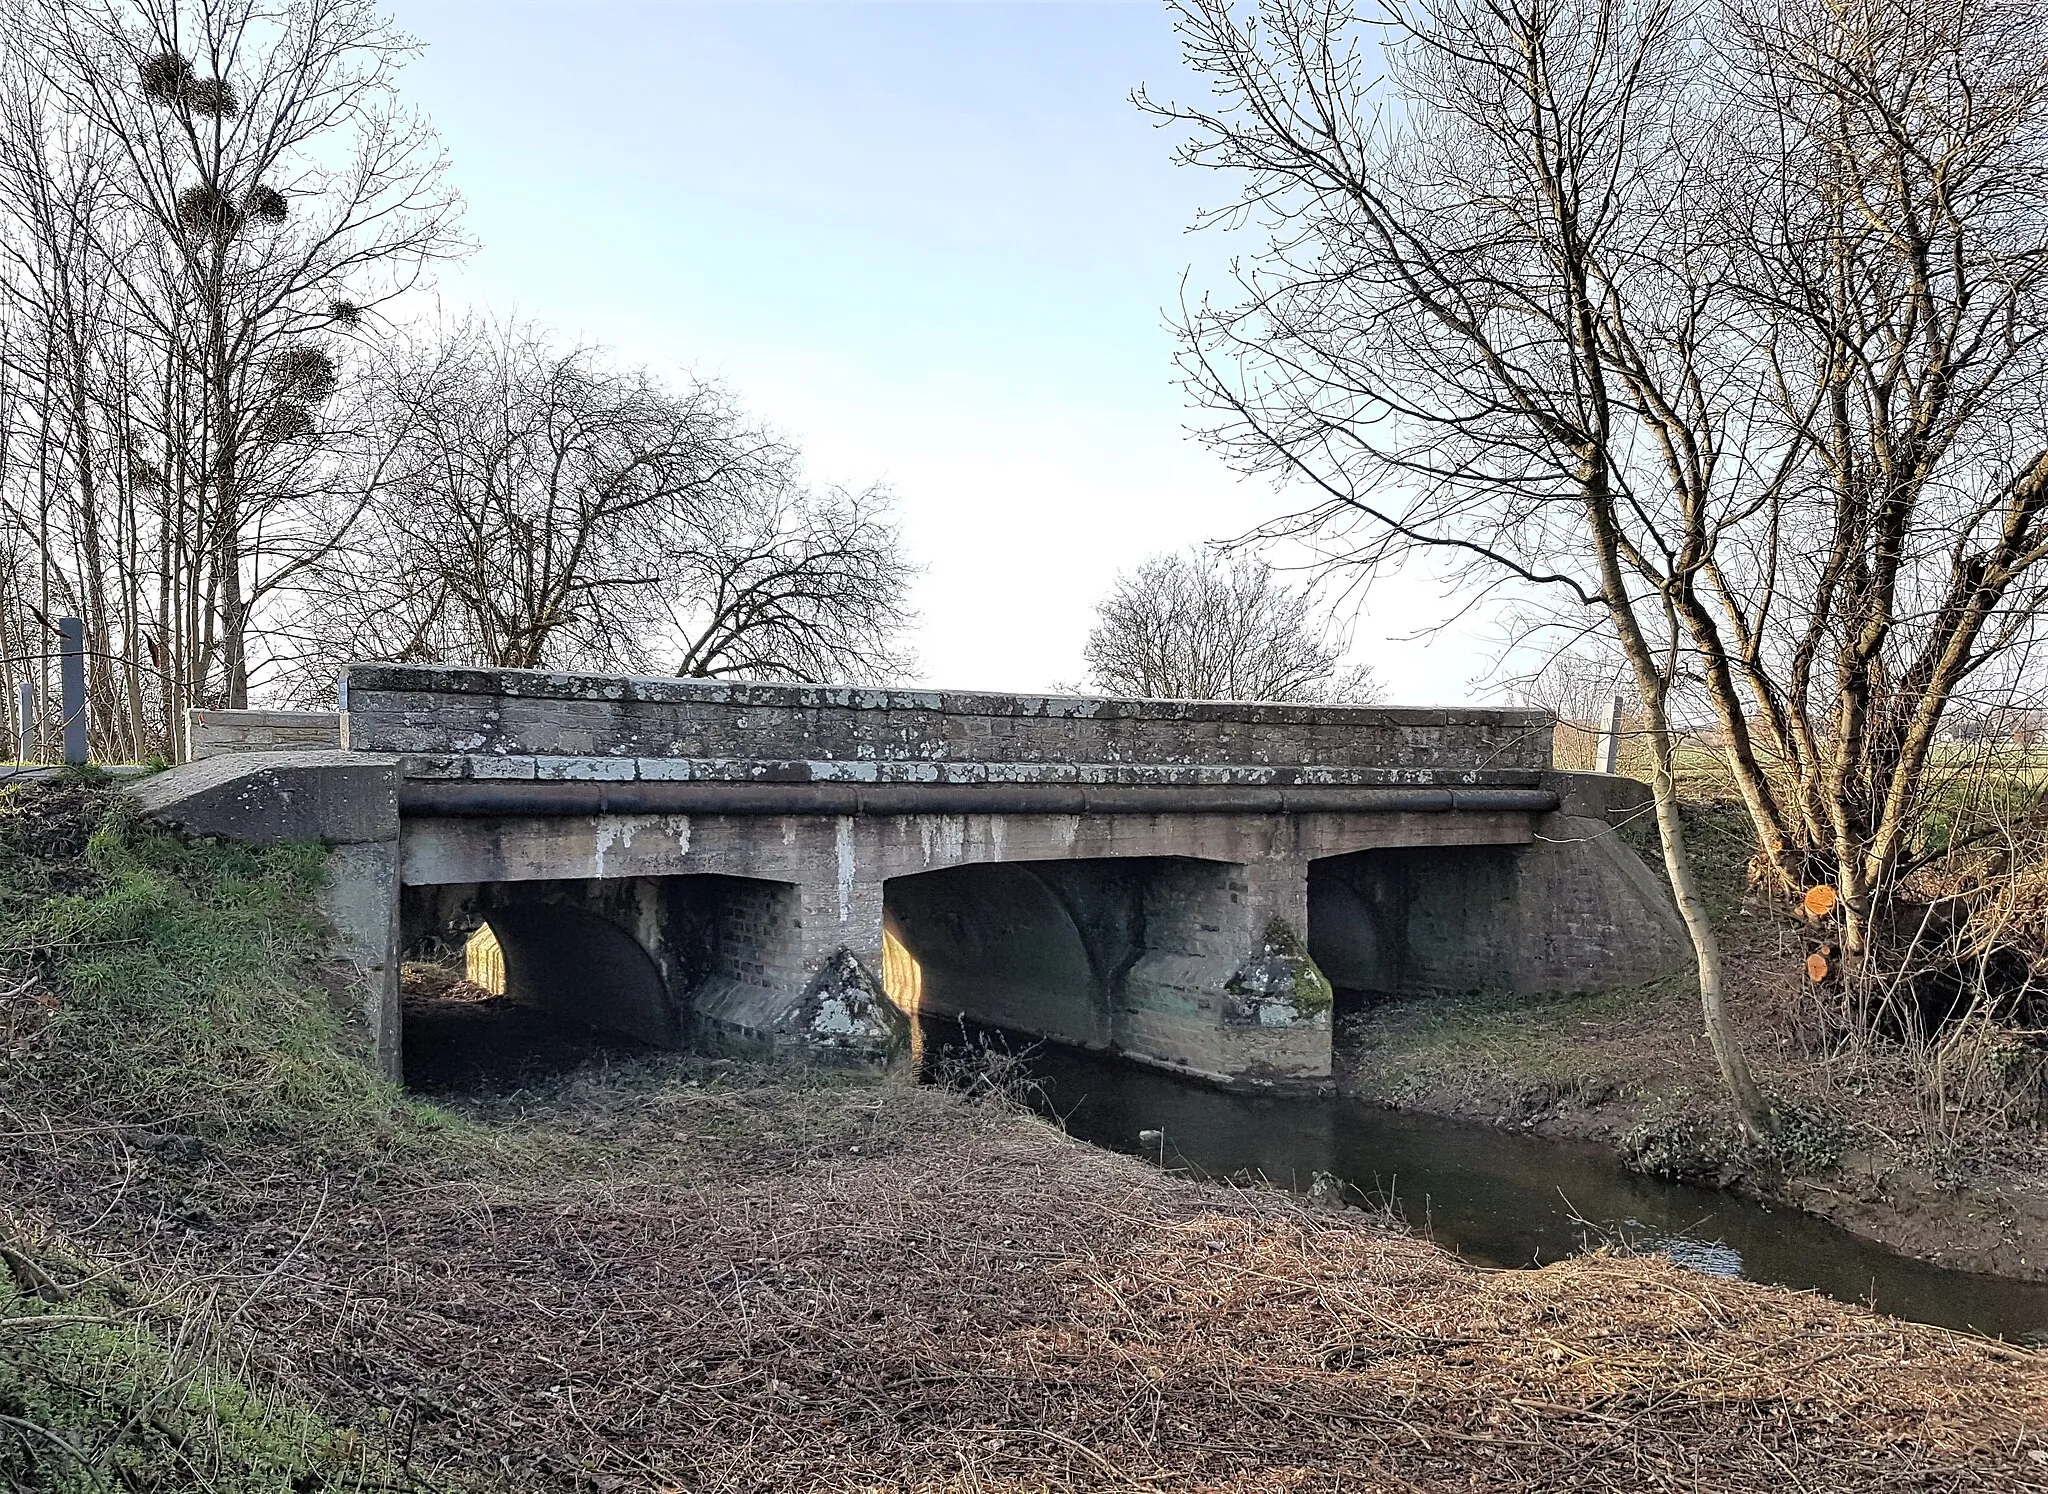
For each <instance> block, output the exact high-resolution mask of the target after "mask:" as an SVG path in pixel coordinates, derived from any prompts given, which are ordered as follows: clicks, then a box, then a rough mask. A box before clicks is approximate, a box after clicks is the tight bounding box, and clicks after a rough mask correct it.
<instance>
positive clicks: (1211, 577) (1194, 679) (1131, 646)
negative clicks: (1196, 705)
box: [1082, 550, 1380, 704]
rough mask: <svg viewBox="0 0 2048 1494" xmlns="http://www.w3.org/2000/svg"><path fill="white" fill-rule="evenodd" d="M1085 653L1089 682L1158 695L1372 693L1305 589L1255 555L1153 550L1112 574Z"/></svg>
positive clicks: (1359, 697) (1363, 669)
mask: <svg viewBox="0 0 2048 1494" xmlns="http://www.w3.org/2000/svg"><path fill="white" fill-rule="evenodd" d="M1096 611H1097V620H1096V624H1095V627H1094V630H1093V631H1092V632H1090V633H1089V635H1088V642H1087V644H1086V645H1085V647H1084V648H1083V650H1082V656H1083V658H1085V659H1086V660H1087V663H1088V678H1089V683H1090V684H1091V685H1092V686H1093V687H1094V688H1096V689H1098V690H1103V691H1107V692H1108V693H1110V694H1113V695H1134V696H1140V697H1145V698H1150V699H1159V700H1280V701H1287V700H1321V701H1351V702H1356V703H1359V704H1366V703H1370V702H1372V701H1375V700H1377V699H1379V697H1380V692H1379V688H1378V684H1377V682H1376V681H1375V680H1374V679H1373V675H1372V669H1371V667H1370V666H1368V665H1353V666H1350V667H1346V666H1345V665H1344V662H1343V660H1344V653H1345V648H1346V642H1347V640H1346V639H1345V638H1344V636H1343V634H1342V632H1341V630H1340V629H1338V628H1337V627H1336V625H1335V622H1334V619H1333V618H1332V617H1331V616H1330V615H1329V613H1328V612H1326V611H1325V610H1323V609H1321V608H1319V607H1318V606H1317V605H1316V604H1315V601H1314V599H1313V598H1312V597H1311V596H1310V594H1309V592H1308V591H1307V590H1306V589H1301V590H1296V589H1294V588H1291V587H1289V586H1287V585H1286V583H1284V582H1283V581H1281V580H1280V579H1279V577H1277V576H1276V575H1275V574H1274V573H1273V568H1272V567H1271V566H1270V565H1267V564H1266V563H1265V562H1264V561H1262V560H1260V559H1258V558H1257V557H1256V556H1253V555H1248V554H1243V553H1239V554H1236V555H1233V556H1230V557H1228V558H1225V557H1221V556H1217V555H1215V554H1213V553H1204V552H1202V551H1199V550H1198V551H1193V552H1191V553H1189V554H1187V555H1157V556H1154V557H1153V558H1152V559H1150V560H1147V561H1145V562H1144V563H1143V564H1142V565H1140V566H1139V567H1138V568H1137V570H1135V571H1133V572H1130V573H1129V574H1126V575H1121V576H1118V577H1117V580H1116V585H1115V587H1114V588H1113V589H1112V590H1111V591H1110V594H1109V595H1108V596H1107V597H1105V598H1103V600H1102V602H1101V604H1100V605H1099V606H1098V608H1097V609H1096Z"/></svg>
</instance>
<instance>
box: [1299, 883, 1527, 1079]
mask: <svg viewBox="0 0 2048 1494" xmlns="http://www.w3.org/2000/svg"><path fill="white" fill-rule="evenodd" d="M1516 854H1517V848H1516V847H1513V846H1406V847H1399V848H1393V849H1387V850H1372V851H1353V852H1351V853H1350V854H1348V855H1343V856H1326V857H1323V858H1321V859H1319V860H1316V861H1311V862H1310V863H1309V866H1308V951H1309V956H1310V958H1312V959H1313V960H1314V961H1315V962H1316V964H1317V966H1318V967H1320V968H1321V970H1322V972H1323V973H1324V974H1325V975H1327V976H1328V977H1329V978H1330V984H1331V986H1332V987H1333V988H1334V990H1335V993H1336V1010H1335V1012H1334V1013H1333V1017H1334V1024H1335V1025H1334V1031H1333V1034H1332V1037H1333V1041H1334V1046H1335V1048H1336V1050H1337V1052H1338V1053H1339V1055H1340V1057H1341V1055H1342V1054H1344V1053H1346V1052H1355V1051H1356V1048H1357V1046H1358V1044H1359V1043H1360V1042H1361V1041H1362V1040H1363V1037H1362V1034H1363V1032H1364V1030H1365V1028H1366V1027H1367V1026H1368V1025H1369V1023H1370V1021H1371V1018H1372V1014H1373V1012H1374V1011H1375V1010H1377V1009H1378V1008H1380V1007H1383V1006H1385V1005H1386V1004H1388V1003H1390V1002H1394V1001H1403V1000H1411V999H1415V998H1420V997H1427V996H1429V995H1432V994H1438V993H1443V992H1452V991H1478V990H1493V989H1498V990H1507V989H1511V988H1512V986H1513V983H1514V969H1515V939H1516V937H1517V934H1516V927H1517V925H1516V920H1515V918H1514V916H1513V914H1514V891H1515V881H1514V878H1515V856H1516Z"/></svg>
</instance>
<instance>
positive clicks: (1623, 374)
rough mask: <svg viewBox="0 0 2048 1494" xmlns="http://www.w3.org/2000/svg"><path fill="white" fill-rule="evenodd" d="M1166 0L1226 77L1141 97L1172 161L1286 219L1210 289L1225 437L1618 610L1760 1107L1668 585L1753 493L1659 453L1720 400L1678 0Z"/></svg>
mask: <svg viewBox="0 0 2048 1494" xmlns="http://www.w3.org/2000/svg"><path fill="white" fill-rule="evenodd" d="M1176 12H1177V15H1178V24H1179V28H1180V31H1181V36H1182V40H1183V45H1184V49H1185V51H1186V54H1187V57H1188V59H1189V61H1190V63H1191V64H1192V65H1193V66H1194V67H1195V68H1196V69H1197V71H1199V72H1201V73H1202V74H1204V75H1205V76H1206V78H1207V79H1208V81H1209V84H1210V88H1211V91H1212V94H1213V95H1214V97H1215V98H1216V100H1217V102H1216V103H1215V104H1214V105H1213V106H1201V107H1197V106H1185V107H1179V106H1160V105H1153V106H1152V107H1154V108H1156V109H1158V110H1159V112H1161V113H1163V114H1164V115H1166V116H1167V117H1169V118H1171V119H1173V120H1175V121H1178V122H1179V123H1180V124H1181V125H1183V126H1184V127H1185V128H1186V129H1187V130H1188V131H1189V132H1190V136H1191V138H1190V140H1189V143H1188V144H1187V145H1186V146H1185V147H1184V149H1183V150H1182V153H1181V156H1182V159H1183V160H1184V161H1186V162H1188V163H1189V164H1192V165H1197V166H1204V167H1212V168H1216V169H1220V170H1223V171H1227V172H1229V173H1230V174H1232V175H1233V176H1234V177H1237V178H1239V179H1240V180H1241V182H1242V184H1243V189H1242V196H1241V198H1240V200H1239V201H1238V202H1237V203H1235V204H1233V205H1232V206H1231V207H1230V209H1228V210H1227V212H1225V213H1224V214H1222V215H1220V218H1219V220H1218V221H1221V220H1224V219H1227V220H1232V221H1235V220H1239V219H1242V218H1244V217H1246V216H1248V215H1249V216H1252V217H1255V218H1257V219H1258V220H1260V221H1261V222H1262V223H1263V225H1264V226H1265V229H1266V240H1265V243H1264V246H1263V248H1262V249H1261V251H1260V252H1259V253H1258V254H1256V255H1255V256H1253V257H1251V258H1250V259H1248V260H1245V261H1243V262H1242V263H1241V266H1240V269H1239V274H1240V276H1241V278H1242V289H1243V292H1244V294H1243V297H1242V299H1241V300H1240V301H1239V302H1237V303H1236V304H1234V305H1229V306H1223V307H1215V306H1210V305H1207V304H1204V305H1202V306H1198V307H1196V308H1193V309H1192V310H1191V312H1190V317H1189V327H1188V340H1189V354H1188V357H1187V360H1186V367H1187V370H1188V373H1189V377H1190V381H1191V383H1192V385H1193V387H1194V389H1195V390H1196V392H1197V393H1198V394H1199V395H1200V396H1201V397H1202V398H1203V399H1204V400H1206V401H1207V402H1208V403H1209V404H1210V405H1211V406H1212V407H1213V408H1215V409H1216V410H1217V411H1219V412H1220V416H1221V418H1220V420H1219V423H1218V425H1217V427H1216V429H1215V430H1214V432H1213V439H1214V440H1215V441H1216V443H1217V444H1218V445H1219V446H1220V447H1221V448H1222V449H1223V450H1224V451H1225V452H1226V453H1227V454H1228V455H1230V456H1231V457H1233V458H1234V459H1235V460H1236V461H1237V462H1238V463H1239V464H1240V465H1242V466H1243V467H1245V468H1247V469H1249V470H1253V471H1263V472H1270V473H1273V474H1275V475H1278V476H1280V477H1282V478H1285V479H1288V480H1291V481H1293V482H1295V483H1298V484H1305V485H1307V486H1309V487H1310V488H1311V489H1312V490H1313V491H1315V492H1316V493H1318V494H1319V497H1320V501H1318V502H1317V503H1315V504H1314V506H1313V507H1312V508H1311V510H1310V511H1309V512H1308V513H1307V514H1306V516H1305V517H1304V518H1303V519H1302V520H1301V521H1300V523H1299V526H1298V527H1305V528H1308V529H1312V530H1322V529H1326V528H1329V527H1348V529H1349V532H1350V533H1351V534H1352V536H1353V537H1354V540H1355V545H1356V558H1357V559H1358V560H1360V561H1361V562H1365V563H1372V562H1377V561H1382V560H1387V559H1391V558H1397V557H1399V556H1401V555H1403V554H1406V553H1408V552H1410V551H1412V550H1414V549H1416V548H1426V549H1429V550H1432V551H1436V552H1439V553H1441V554H1445V555H1449V556H1454V557H1463V558H1464V559H1465V560H1466V561H1467V563H1468V564H1469V566H1470V568H1471V572H1470V573H1471V575H1472V577H1473V579H1474V580H1475V582H1476V583H1477V584H1480V585H1484V586H1496V585H1499V584H1500V583H1501V581H1502V580H1503V579H1506V580H1511V581H1513V582H1516V583H1518V584H1520V585H1521V586H1523V587H1526V588H1530V589H1549V588H1555V589H1557V590H1559V591H1561V592H1562V593H1563V594H1564V595H1565V596H1566V597H1568V598H1570V599H1571V601H1572V602H1574V603H1576V604H1578V605H1580V606H1584V607H1587V608H1594V609H1600V611H1601V612H1602V614H1603V615H1604V617H1605V619H1606V621H1607V622H1608V624H1609V625H1610V626H1611V627H1612V629H1613V632H1614V634H1615V636H1616V639H1617V642H1618V645H1619V647H1620V650H1621V652H1622V654H1623V656H1624V657H1625V658H1626V659H1627V661H1628V664H1629V667H1630V670H1631V672H1632V673H1633V674H1634V676H1635V678H1636V682H1637V688H1638V691H1639V693H1640V694H1641V696H1642V698H1643V703H1644V707H1645V715H1646V718H1647V722H1648V733H1649V735H1650V738H1651V743H1652V747H1653V753H1652V756H1653V761H1654V768H1653V773H1652V788H1653V790H1654V795H1655V800H1656V809H1657V824H1658V830H1659V833H1660V837H1661V839H1662V842H1663V847H1664V860H1665V867H1666V870H1667V872H1668V873H1669V876H1670V881H1671V885H1672V889H1673V892H1674V894H1675V897H1676V900H1677V903H1678V908H1679V912H1680V914H1681V916H1682V917H1683V918H1684V920H1685V924H1686V927H1687V929H1688V931H1689V932H1690V934H1691V936H1692V942H1693V947H1694V951H1695V954H1696V956H1697V961H1698V967H1699V985H1700V998H1701V1006H1702V1012H1703V1016H1704V1019H1705V1024H1706V1029H1707V1033H1708V1036H1709V1039H1710V1040H1711V1042H1712V1044H1713V1047H1714V1051H1715V1055H1716V1057H1717V1059H1718V1060H1719V1063H1720V1067H1721V1071H1722V1075H1723V1078H1724V1079H1725V1080H1726V1082H1727V1086H1728V1090H1729V1093H1730V1095H1731V1097H1732V1099H1733V1101H1734V1104H1735V1108H1736V1111H1737V1113H1738V1114H1739V1115H1740V1117H1741V1118H1742V1120H1743V1123H1744V1125H1745V1126H1746V1127H1748V1128H1749V1129H1751V1130H1752V1131H1755V1132H1757V1133H1762V1132H1764V1131H1766V1130H1768V1129H1769V1127H1770V1125H1771V1119H1770V1112H1769V1109H1768V1107H1767V1106H1766V1104H1765V1102H1764V1100H1763V1097H1762V1095H1761V1093H1760V1092H1759V1091H1758V1089H1757V1087H1756V1084H1755V1081H1754V1079H1753V1078H1752V1077H1751V1075H1750V1072H1749V1068H1748V1065H1747V1063H1746V1062H1745V1060H1744V1057H1743V1054H1742V1051H1741V1047H1740V1045H1739V1042H1738V1040H1737V1038H1736V1035H1735V1032H1734V1028H1733V1026H1732V1024H1731V1023H1730V1021H1729V1019H1728V1015H1727V1011H1726V1002H1725V993H1724V979H1723V968H1722V958H1721V952H1720V946H1719V943H1718V941H1717V939H1716V937H1715V933H1714V929H1713V925H1712V923H1711V922H1710V920H1709V919H1708V916H1707V911H1706V906H1705V903H1704V901H1703V900H1702V898H1701V896H1700V893H1699V889H1698V885H1697V882H1696V879H1695V877H1694V874H1693V869H1692V865H1691V861H1690V858H1689V856H1688V853H1687V850H1686V843H1685V831H1684V826H1683V823H1682V821H1681V819H1680V815H1679V807H1678V796H1677V790H1676V786H1675V783H1674V781H1673V778H1672V773H1671V750H1670V747H1671V743H1670V716H1669V703H1670V698H1671V693H1672V690H1673V687H1674V681H1675V678H1676V676H1677V673H1678V661H1677V651H1676V645H1677V642H1678V636H1679V634H1678V626H1677V623H1676V619H1675V612H1676V608H1677V606H1678V601H1679V593H1680V592H1681V591H1682V588H1683V586H1684V584H1685V580H1684V578H1686V577H1688V576H1691V575H1695V574H1696V573H1697V569H1698V565H1699V558H1700V557H1699V554H1698V551H1699V545H1700V540H1701V537H1702V536H1703V535H1706V534H1709V533H1711V532H1713V530H1714V529H1715V527H1716V526H1717V525H1718V524H1719V523H1720V522H1721V520H1722V516H1723V515H1725V513H1726V512H1727V509H1728V505H1729V504H1730V503H1731V502H1737V501H1739V500H1737V499H1736V498H1735V496H1734V495H1733V494H1732V493H1731V492H1730V491H1729V483H1728V474H1727V473H1725V471H1724V469H1723V468H1722V467H1721V466H1720V465H1719V464H1718V461H1717V460H1716V454H1715V453H1714V452H1712V451H1691V452H1687V451H1685V450H1684V449H1683V448H1682V447H1680V446H1678V445H1676V444H1675V443H1673V442H1672V441H1671V440H1669V439H1666V440H1665V445H1664V447H1663V450H1666V451H1671V452H1673V454H1674V455H1675V456H1676V460H1672V461H1664V460H1661V459H1660V447H1659V441H1660V436H1661V435H1662V431H1661V430H1660V426H1661V427H1670V426H1674V425H1677V424H1678V423H1679V422H1678V421H1677V420H1674V419H1673V418H1672V416H1673V413H1674V412H1676V413H1677V414H1678V415H1680V416H1682V417H1683V419H1684V424H1685V427H1686V428H1687V429H1692V428H1697V427H1698V426H1699V425H1701V424H1703V423H1708V422H1705V421H1703V420H1702V419H1701V418H1700V417H1705V416H1708V415H1715V414H1718V413H1719V412H1720V410H1721V405H1722V401H1723V399H1724V397H1725V394H1726V391H1725V390H1724V389H1723V388H1722V387H1721V385H1720V384H1719V383H1718V382H1714V381H1710V380H1709V379H1708V378H1707V377H1706V376H1705V375H1704V374H1699V375H1697V376H1688V374H1689V371H1690V370H1692V369H1693V368H1695V367H1696V366H1697V363H1698V360H1696V359H1694V358H1693V355H1694V354H1695V353H1703V352H1704V351H1706V350H1704V349H1702V347H1701V344H1700V339H1699V335H1698V334H1699V329H1700V328H1701V326H1702V312H1703V311H1704V310H1705V307H1706V303H1708V302H1709V301H1710V300H1711V299H1712V297H1713V296H1714V295H1715V294H1716V292H1715V291H1714V289H1713V287H1714V286H1716V285H1717V284H1718V283H1719V281H1720V277H1721V274H1722V272H1723V269H1724V263H1723V257H1722V256H1720V255H1718V254H1717V253H1716V252H1715V251H1714V249H1713V247H1712V243H1711V240H1710V239H1709V238H1707V237H1706V236H1705V235H1703V234H1702V233H1701V232H1700V231H1699V229H1700V225H1699V224H1698V223H1696V222H1695V221H1694V220H1693V219H1692V218H1691V217H1689V216H1688V214H1687V213H1686V211H1685V205H1686V203H1687V201H1688V200H1689V198H1688V194H1687V193H1686V192H1685V191H1684V190H1683V187H1684V185H1685V173H1686V171H1687V169H1688V168H1689V166H1690V163H1691V161H1692V157H1693V149H1694V145H1693V135H1694V132H1695V130H1696V121H1695V118H1694V111H1693V109H1692V107H1691V103H1690V99H1691V93H1692V90H1693V87H1694V80H1695V78H1696V75H1697V71H1698V69H1697V61H1696V58H1695V57H1694V56H1693V54H1692V52H1691V50H1690V48H1689V42H1690V41H1691V40H1692V38H1691V37H1690V36H1689V35H1688V33H1687V31H1686V27H1685V25H1684V19H1683V16H1682V15H1681V14H1680V13H1679V12H1677V11H1675V10H1674V9H1673V8H1671V7H1669V6H1667V5H1664V4H1662V3H1660V0H1534V3H1527V4H1520V5H1517V6H1510V5H1508V4H1506V3H1504V0H1501V3H1495V0H1423V3H1419V4H1416V5H1413V6H1403V7H1400V8H1398V9H1396V10H1393V11H1391V12H1390V13H1388V14H1387V15H1385V17H1384V18H1383V19H1382V20H1380V21H1379V22H1378V24H1377V25H1376V26H1374V27H1372V28H1367V27H1365V26H1363V25H1362V24H1361V23H1360V21H1359V19H1358V17H1357V15H1356V13H1355V12H1354V10H1353V9H1352V8H1351V7H1350V6H1349V5H1348V4H1344V3H1330V0H1266V3H1264V4H1261V5H1259V6H1258V7H1257V10H1256V17H1257V21H1256V24H1254V22H1253V19H1252V17H1251V16H1250V15H1246V16H1240V14H1239V13H1238V11H1237V10H1236V8H1234V7H1233V6H1232V5H1231V4H1230V0H1181V3H1179V4H1177V5H1176ZM1380 46H1383V47H1384V49H1385V56H1386V58H1387V61H1388V65H1389V68H1390V71H1391V75H1392V78H1393V80H1394V91H1395V94H1396V100H1395V102H1396V103H1397V105H1398V107H1395V108H1390V109H1384V110H1383V109H1382V108H1381V99H1380V97H1379V96H1378V94H1377V93H1376V92H1375V90H1374V87H1373V84H1372V81H1371V77H1372V75H1371V72H1370V71H1369V68H1368V63H1369V62H1375V61H1376V60H1377V55H1378V47H1380ZM1141 102H1147V103H1149V101H1146V100H1142V98H1141ZM1708 325H1711V324H1708Z"/></svg>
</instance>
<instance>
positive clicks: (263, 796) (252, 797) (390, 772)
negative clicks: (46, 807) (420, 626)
mask: <svg viewBox="0 0 2048 1494" xmlns="http://www.w3.org/2000/svg"><path fill="white" fill-rule="evenodd" d="M398 784H399V772H398V763H397V760H396V759H392V758H373V757H364V756H361V755H360V754H356V753H348V752H273V753H247V754H223V755H221V756H217V757H212V758H208V759H206V760H204V761H201V762H191V763H183V764H180V765H179V766H178V767H175V768H171V769H168V770H167V771H165V772H162V773H158V774H154V775H152V776H151V777H148V778H144V779H142V780H140V781H139V782H137V783H136V784H135V785H134V787H133V788H131V789H130V790H129V792H130V794H131V795H132V796H133V797H134V798H135V799H136V801H137V802H138V803H139V804H140V806H141V808H142V811H143V812H144V813H145V814H148V815H151V816H153V817H155V818H157V819H159V820H162V821H164V822H165V823H167V824H172V825H176V826H178V827H180V828H181V829H184V830H186V831H189V832H190V833H192V834H194V835H212V836H219V837H221V838H222V839H227V840H241V841H246V842H249V843H250V844H254V845H270V844H275V843H277V842H280V841H296V840H305V841H313V840H317V841H322V842H325V843H326V844H327V845H329V846H331V847H333V850H332V852H331V854H330V855H329V857H328V861H327V879H326V882H325V884H324V886H323V888H322V891H321V909H322V911H323V912H324V913H325V914H326V915H327V918H328V920H329V922H331V923H332V924H333V925H334V930H335V943H334V951H335V955H336V957H337V958H338V959H339V960H340V961H341V962H342V963H343V965H344V966H345V967H346V969H347V971H348V977H349V980H348V985H349V989H350V991H351V993H352V1001H353V1004H354V1007H355V1011H356V1014H357V1016H358V1017H359V1019H360V1021H361V1024H362V1027H363V1030H364V1032H365V1035H366V1040H367V1041H368V1042H369V1044H370V1045H371V1047H372V1048H373V1049H374V1051H375V1053H376V1055H377V1061H378V1063H379V1064H380V1065H381V1066H382V1067H383V1068H385V1069H386V1070H387V1071H388V1072H390V1073H394V1074H395V1073H397V1072H398V1065H399V1041H400V1031H399V1027H400V1015H399V1005H398V970H399V917H398V913H399V885H400V884H399V819H398Z"/></svg>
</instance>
